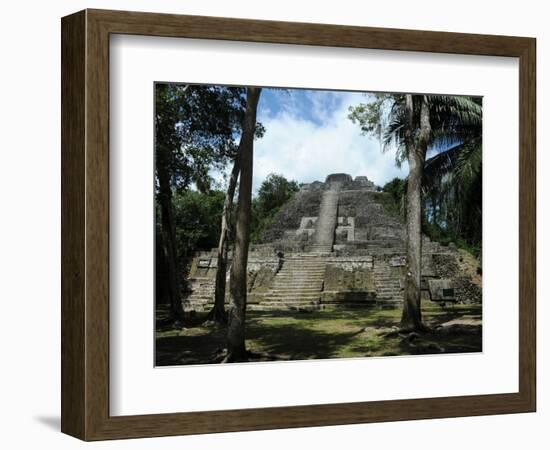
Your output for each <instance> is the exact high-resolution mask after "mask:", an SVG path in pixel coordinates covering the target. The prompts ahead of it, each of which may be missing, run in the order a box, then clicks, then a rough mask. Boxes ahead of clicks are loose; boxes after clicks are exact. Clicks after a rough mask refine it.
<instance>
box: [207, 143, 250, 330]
mask: <svg viewBox="0 0 550 450" xmlns="http://www.w3.org/2000/svg"><path fill="white" fill-rule="evenodd" d="M242 143H243V140H242V139H241V142H240V143H239V149H238V151H237V155H236V156H235V161H234V163H233V170H232V171H231V176H230V177H229V185H228V186H227V192H226V194H225V201H224V203H223V212H222V224H221V232H220V240H219V243H218V269H217V271H216V288H215V293H214V307H213V308H212V309H211V310H210V312H209V313H208V316H207V320H213V321H215V322H217V323H220V324H225V323H227V313H226V311H225V284H226V283H225V282H226V276H227V252H228V242H227V241H228V237H229V220H230V215H231V209H232V207H233V197H234V196H235V188H236V187H237V179H238V178H239V173H240V170H241V165H240V160H239V154H240V152H241V144H242Z"/></svg>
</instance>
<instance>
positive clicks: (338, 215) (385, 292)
mask: <svg viewBox="0 0 550 450" xmlns="http://www.w3.org/2000/svg"><path fill="white" fill-rule="evenodd" d="M387 195H389V194H387V193H384V192H380V189H378V188H377V187H376V186H375V185H374V183H373V182H372V181H370V180H369V179H368V178H367V177H366V176H358V177H356V178H355V179H353V178H352V177H351V176H350V175H347V174H332V175H329V176H327V178H326V180H325V182H319V181H316V182H313V183H310V184H306V185H302V187H301V189H300V191H299V192H298V193H297V194H296V195H295V196H294V197H293V198H292V199H291V200H290V201H289V202H288V203H287V204H286V205H284V206H283V207H282V208H281V210H280V211H279V212H278V213H277V215H276V216H275V218H274V220H273V222H272V223H271V225H270V227H269V228H268V229H267V230H266V231H265V232H264V234H263V236H262V239H261V243H259V244H255V245H252V246H251V248H250V252H249V259H248V297H247V304H248V306H247V308H248V309H250V310H272V309H273V310H277V309H286V310H289V309H290V310H311V309H326V308H332V307H338V306H340V307H342V306H346V307H362V306H368V305H371V306H381V307H395V306H399V304H400V303H402V302H403V288H404V278H405V276H406V257H405V252H406V232H405V225H404V223H403V222H402V220H401V219H400V218H399V217H398V216H397V215H396V214H393V213H392V212H390V211H388V210H386V208H385V207H384V204H385V203H384V196H387ZM386 203H387V202H386ZM422 248H423V261H422V295H423V298H426V299H430V300H432V301H436V302H442V303H446V304H450V303H455V302H459V303H477V302H481V287H480V286H479V284H476V283H475V282H473V278H474V277H475V273H472V271H471V270H467V268H465V264H464V261H463V258H464V257H465V256H464V255H463V254H462V253H461V252H460V251H459V250H457V249H456V247H455V246H454V245H449V246H443V245H440V244H439V243H437V242H431V241H430V240H429V239H428V238H427V237H424V238H423V244H422ZM229 264H230V261H229ZM216 267H217V260H216V252H215V251H214V250H213V251H212V252H201V253H200V254H197V255H196V256H195V257H194V258H193V259H192V261H191V262H190V264H189V268H188V278H187V279H188V280H189V281H188V286H187V289H186V291H187V292H186V295H185V298H184V307H185V309H186V310H188V311H206V310H209V309H210V308H211V305H212V303H213V297H214V281H215V275H216ZM228 281H229V280H228Z"/></svg>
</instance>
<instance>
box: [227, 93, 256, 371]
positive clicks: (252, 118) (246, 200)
mask: <svg viewBox="0 0 550 450" xmlns="http://www.w3.org/2000/svg"><path fill="white" fill-rule="evenodd" d="M260 93H261V89H260V88H248V89H247V92H246V112H245V117H244V123H243V131H242V135H241V142H240V145H239V149H240V151H239V159H240V166H241V181H240V184H239V203H238V205H237V220H236V238H235V250H234V253H233V264H232V265H231V277H230V285H229V293H230V295H229V297H230V299H229V317H228V329H227V356H226V358H225V361H226V362H233V361H245V360H246V359H247V352H246V347H245V319H246V317H245V316H246V291H247V271H246V268H247V264H248V246H249V244H250V214H251V204H252V166H253V158H254V132H255V129H256V111H257V108H258V100H259V99H260Z"/></svg>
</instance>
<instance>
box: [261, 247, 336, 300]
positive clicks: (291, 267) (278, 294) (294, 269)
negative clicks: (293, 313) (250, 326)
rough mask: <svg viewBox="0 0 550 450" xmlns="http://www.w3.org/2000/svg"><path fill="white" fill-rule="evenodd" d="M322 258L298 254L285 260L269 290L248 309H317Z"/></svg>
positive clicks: (321, 274)
mask: <svg viewBox="0 0 550 450" xmlns="http://www.w3.org/2000/svg"><path fill="white" fill-rule="evenodd" d="M325 269H326V258H325V257H323V256H320V255H311V254H310V255H301V256H294V257H290V258H287V259H286V260H285V262H284V264H283V267H282V268H281V270H280V271H279V272H278V273H277V275H275V279H274V280H273V285H272V287H271V289H270V290H269V291H268V292H267V293H265V294H264V296H263V298H262V299H261V300H260V302H259V303H258V305H257V306H256V305H250V306H251V307H252V309H256V308H257V309H262V310H266V309H297V310H299V309H309V310H311V309H320V299H321V291H322V290H323V279H324V276H325Z"/></svg>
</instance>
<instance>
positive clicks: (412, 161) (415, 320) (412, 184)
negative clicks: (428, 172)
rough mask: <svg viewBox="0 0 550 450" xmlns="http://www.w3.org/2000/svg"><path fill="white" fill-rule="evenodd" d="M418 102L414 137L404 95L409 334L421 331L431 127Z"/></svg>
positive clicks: (404, 321) (405, 318) (405, 320)
mask: <svg viewBox="0 0 550 450" xmlns="http://www.w3.org/2000/svg"><path fill="white" fill-rule="evenodd" d="M416 98H418V100H420V101H421V102H422V103H421V107H420V129H419V130H418V133H417V134H416V136H413V130H414V128H413V120H412V111H413V97H412V95H410V94H409V95H406V100H405V108H406V110H407V114H408V129H409V130H408V133H409V136H408V139H407V157H408V162H409V178H408V184H407V278H406V282H405V299H404V303H403V314H402V316H401V327H402V328H404V329H408V330H409V329H410V330H422V329H424V328H425V327H424V325H423V323H422V312H421V305H420V282H421V278H422V175H423V172H424V162H425V160H426V150H427V147H428V143H429V139H430V134H431V126H430V113H429V107H428V102H427V98H426V96H421V97H416Z"/></svg>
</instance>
